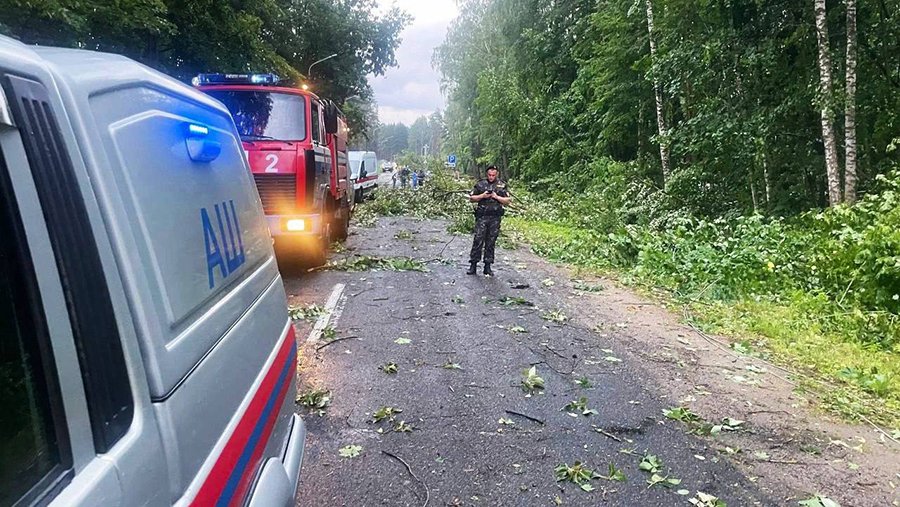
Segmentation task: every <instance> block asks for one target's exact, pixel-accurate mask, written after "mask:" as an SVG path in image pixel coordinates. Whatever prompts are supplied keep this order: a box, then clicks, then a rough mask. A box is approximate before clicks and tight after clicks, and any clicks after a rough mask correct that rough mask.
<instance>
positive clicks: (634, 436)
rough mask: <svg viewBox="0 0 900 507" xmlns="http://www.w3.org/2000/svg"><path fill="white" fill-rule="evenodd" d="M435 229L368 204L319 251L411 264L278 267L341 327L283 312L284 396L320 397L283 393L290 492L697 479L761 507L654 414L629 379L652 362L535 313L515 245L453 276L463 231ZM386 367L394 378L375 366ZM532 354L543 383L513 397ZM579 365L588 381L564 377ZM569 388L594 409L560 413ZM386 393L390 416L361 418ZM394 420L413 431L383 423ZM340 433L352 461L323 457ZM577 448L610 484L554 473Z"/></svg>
mask: <svg viewBox="0 0 900 507" xmlns="http://www.w3.org/2000/svg"><path fill="white" fill-rule="evenodd" d="M445 227H446V224H444V223H442V222H439V221H424V222H422V221H416V220H412V219H403V218H382V219H380V220H379V222H378V225H377V226H376V227H374V228H355V229H354V232H353V235H351V237H350V239H349V241H348V243H347V246H348V251H347V252H344V253H342V254H339V255H337V256H336V257H338V258H340V257H353V256H360V255H368V256H377V257H384V258H391V257H411V258H414V259H418V260H421V261H422V262H425V263H426V266H427V269H428V272H426V273H421V272H397V271H392V270H386V271H362V272H344V271H333V270H323V271H319V272H315V273H311V274H305V275H302V276H297V277H291V278H287V279H286V280H285V285H286V289H287V292H288V295H289V297H290V302H291V304H292V305H304V304H310V303H315V304H320V305H324V304H326V302H327V301H328V300H329V299H330V300H331V302H332V303H333V304H334V307H335V308H334V312H332V313H333V314H332V315H331V317H330V319H329V321H328V322H329V326H333V327H334V329H335V330H336V336H335V337H336V338H338V339H341V340H340V341H334V342H333V343H330V344H326V343H327V342H326V341H323V340H326V338H324V337H322V336H321V334H322V333H319V332H317V331H318V330H313V326H312V324H306V323H303V322H298V323H297V329H298V331H299V333H298V336H299V337H300V340H301V343H302V345H301V359H300V366H299V375H300V381H301V388H300V392H301V393H303V392H304V391H307V390H309V389H311V388H324V389H328V390H329V391H330V392H331V397H332V400H331V404H330V406H328V407H327V409H326V410H325V411H324V412H323V414H322V415H317V414H316V413H314V412H310V411H308V410H307V409H304V408H302V407H299V406H298V413H301V414H302V415H303V417H304V419H305V421H306V422H307V425H308V429H309V435H308V440H307V446H306V457H305V461H304V464H303V470H302V473H301V485H300V492H299V496H298V505H305V506H306V505H308V506H313V505H315V506H343V505H346V506H369V505H398V506H406V505H409V506H422V505H424V504H425V503H426V501H427V503H428V505H432V506H441V505H485V506H487V505H490V506H494V505H504V506H506V505H509V506H530V505H557V504H560V502H561V504H562V505H627V506H656V505H661V506H663V505H690V503H689V502H688V499H690V498H694V497H695V496H696V494H697V492H698V491H702V492H705V493H708V494H711V495H715V496H717V497H719V498H721V499H722V500H723V501H725V502H727V504H728V505H729V506H732V507H733V506H744V505H776V504H777V503H776V502H775V501H773V500H772V499H770V498H766V497H765V496H764V494H763V493H761V492H760V491H759V490H758V488H757V487H756V486H755V485H754V484H753V482H751V481H750V480H748V479H747V478H746V477H744V476H743V475H742V474H741V473H740V472H739V471H737V470H736V469H734V468H733V467H732V466H731V465H730V464H729V463H728V461H727V460H726V459H723V458H720V457H718V456H719V454H718V453H717V452H716V451H715V450H713V449H711V448H710V447H709V446H708V444H707V443H706V442H704V441H703V440H701V439H699V438H697V437H695V436H692V435H689V434H687V432H686V428H685V426H684V425H683V424H681V423H678V422H676V421H671V420H667V419H666V418H665V417H664V416H663V413H662V411H663V409H665V408H668V407H669V406H670V404H671V402H668V403H664V402H663V401H661V399H660V397H659V395H658V394H657V393H654V392H652V391H651V390H649V389H648V388H647V387H646V386H645V382H643V381H642V379H643V378H644V376H645V373H642V372H643V371H645V370H643V369H644V368H652V367H653V364H652V363H648V364H631V363H630V362H629V361H623V360H621V359H620V356H621V355H623V351H621V349H620V348H619V347H621V346H622V345H620V344H617V343H616V341H615V340H614V339H613V338H610V337H606V338H604V337H601V336H600V335H599V334H597V333H595V332H594V331H592V330H590V329H584V328H581V327H578V326H576V325H574V324H571V323H569V322H554V321H553V320H547V319H546V317H550V316H551V315H554V316H555V317H556V319H557V320H559V318H561V317H562V316H564V315H565V314H566V301H565V300H564V298H562V297H560V296H553V295H551V294H549V293H548V291H544V290H541V289H542V287H544V286H545V284H546V285H549V284H550V283H552V281H548V282H545V281H543V280H541V279H533V278H535V276H536V275H534V274H532V273H531V270H530V269H529V266H527V265H524V264H521V259H519V258H518V256H517V253H516V252H511V251H504V250H498V263H497V265H496V266H495V272H496V273H497V276H496V277H495V278H485V277H483V276H477V277H471V276H466V275H465V274H464V270H465V265H466V263H465V261H466V256H467V250H468V246H469V243H470V238H468V237H465V236H455V237H454V236H451V235H449V234H447V233H446V231H445ZM504 298H505V299H504ZM323 323H324V320H323ZM321 327H322V325H321V324H320V326H319V328H321ZM326 334H328V333H327V332H326ZM310 339H311V340H310ZM407 340H408V343H406V342H407ZM387 363H396V365H397V369H398V371H397V373H396V374H387V373H384V372H383V371H382V370H380V369H379V367H381V366H383V365H385V364H387ZM454 365H455V366H454ZM531 366H535V367H536V370H537V373H538V375H539V376H540V377H542V378H543V379H544V381H545V389H544V390H543V392H541V393H540V394H534V395H532V396H526V393H525V392H524V391H523V389H522V387H521V382H522V379H523V376H524V375H523V373H524V371H525V370H527V369H528V368H530V367H531ZM582 378H585V379H587V380H588V381H589V382H590V384H591V385H592V387H590V388H585V387H581V386H579V385H577V384H576V380H578V379H582ZM581 397H585V398H586V401H587V403H586V408H588V409H593V410H596V412H597V413H596V414H592V415H589V416H584V415H580V414H577V417H573V416H572V415H570V414H569V413H568V412H567V411H565V410H563V407H565V406H566V405H567V404H568V403H569V402H571V401H573V400H578V399H580V398H581ZM386 406H387V407H393V408H396V409H400V410H402V412H401V413H399V414H397V415H396V416H395V418H394V421H393V422H390V421H382V422H380V423H373V422H372V419H373V414H375V412H376V411H377V410H379V409H380V408H382V407H386ZM501 420H502V422H501ZM401 421H403V422H405V423H406V424H407V425H410V426H411V427H412V431H408V432H405V431H395V428H396V427H397V426H398V424H399V423H400V422H401ZM401 429H402V428H401ZM598 429H599V430H602V433H601V432H599V431H597V430H598ZM349 445H358V446H361V447H362V450H361V451H360V452H359V455H358V456H357V457H354V458H346V457H341V456H340V455H339V450H340V449H342V448H344V447H346V446H349ZM386 453H390V455H388V454H386ZM645 453H649V454H654V455H657V456H658V457H659V458H660V459H661V460H662V466H661V469H660V470H659V472H658V473H659V475H660V476H663V477H670V478H677V479H680V480H681V483H680V484H678V485H675V486H672V487H668V488H667V487H663V486H661V485H656V486H652V487H651V486H649V485H648V483H647V480H648V479H649V478H650V474H649V473H647V472H644V471H640V470H639V469H638V464H639V463H640V461H641V458H642V456H643V455H644V454H645ZM401 460H402V461H401ZM579 461H580V462H582V463H583V464H584V465H585V466H587V467H588V468H590V469H592V470H594V471H595V472H597V473H598V474H603V475H605V474H607V472H608V467H609V465H611V464H612V465H614V466H615V467H616V468H618V469H621V470H622V472H624V474H625V476H626V477H627V480H626V481H625V482H618V481H609V480H605V479H602V478H600V479H594V480H592V481H591V482H590V483H591V485H592V486H593V487H594V488H595V490H594V491H591V492H585V491H582V490H581V489H580V488H579V487H578V486H577V485H575V484H572V483H568V482H557V480H556V477H555V475H554V469H555V468H556V467H557V466H558V465H560V464H563V463H566V464H569V465H574V464H575V462H579ZM404 462H405V463H404ZM406 465H408V466H409V469H408V470H407V468H406ZM679 490H687V491H688V492H689V494H688V495H682V494H680V493H679ZM683 492H684V491H682V492H681V493H683Z"/></svg>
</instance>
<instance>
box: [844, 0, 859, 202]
mask: <svg viewBox="0 0 900 507" xmlns="http://www.w3.org/2000/svg"><path fill="white" fill-rule="evenodd" d="M845 5H846V8H847V62H846V73H847V74H846V90H845V91H846V103H845V105H844V157H845V160H844V201H846V202H848V203H850V204H853V203H854V202H856V182H857V177H856V64H857V57H856V54H857V53H856V0H845Z"/></svg>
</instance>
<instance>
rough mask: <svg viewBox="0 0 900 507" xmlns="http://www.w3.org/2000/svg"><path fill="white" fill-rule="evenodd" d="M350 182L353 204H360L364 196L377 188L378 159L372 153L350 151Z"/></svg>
mask: <svg viewBox="0 0 900 507" xmlns="http://www.w3.org/2000/svg"><path fill="white" fill-rule="evenodd" d="M349 158H350V181H351V182H352V183H353V202H355V203H361V202H363V200H364V199H365V198H366V194H369V193H371V192H373V191H374V190H375V189H376V188H378V175H379V174H381V171H380V170H379V168H378V157H377V156H376V155H375V152H374V151H351V152H350V153H349Z"/></svg>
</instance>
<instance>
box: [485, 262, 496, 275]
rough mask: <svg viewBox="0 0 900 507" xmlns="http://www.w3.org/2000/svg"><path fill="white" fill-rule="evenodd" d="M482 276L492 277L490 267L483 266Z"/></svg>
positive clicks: (486, 264)
mask: <svg viewBox="0 0 900 507" xmlns="http://www.w3.org/2000/svg"><path fill="white" fill-rule="evenodd" d="M484 276H494V271H493V270H492V269H491V265H490V264H488V263H485V264H484Z"/></svg>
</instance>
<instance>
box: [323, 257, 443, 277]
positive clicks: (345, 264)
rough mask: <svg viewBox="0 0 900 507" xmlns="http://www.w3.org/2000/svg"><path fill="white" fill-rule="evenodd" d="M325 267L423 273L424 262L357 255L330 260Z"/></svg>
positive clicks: (425, 270) (404, 258) (406, 258)
mask: <svg viewBox="0 0 900 507" xmlns="http://www.w3.org/2000/svg"><path fill="white" fill-rule="evenodd" d="M326 269H330V270H334V271H418V272H422V273H425V272H427V271H428V268H426V267H425V263H424V262H422V261H418V260H415V259H412V258H410V257H373V256H369V255H359V256H355V257H350V258H347V259H341V260H339V261H335V262H330V263H328V265H327V266H326Z"/></svg>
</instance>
